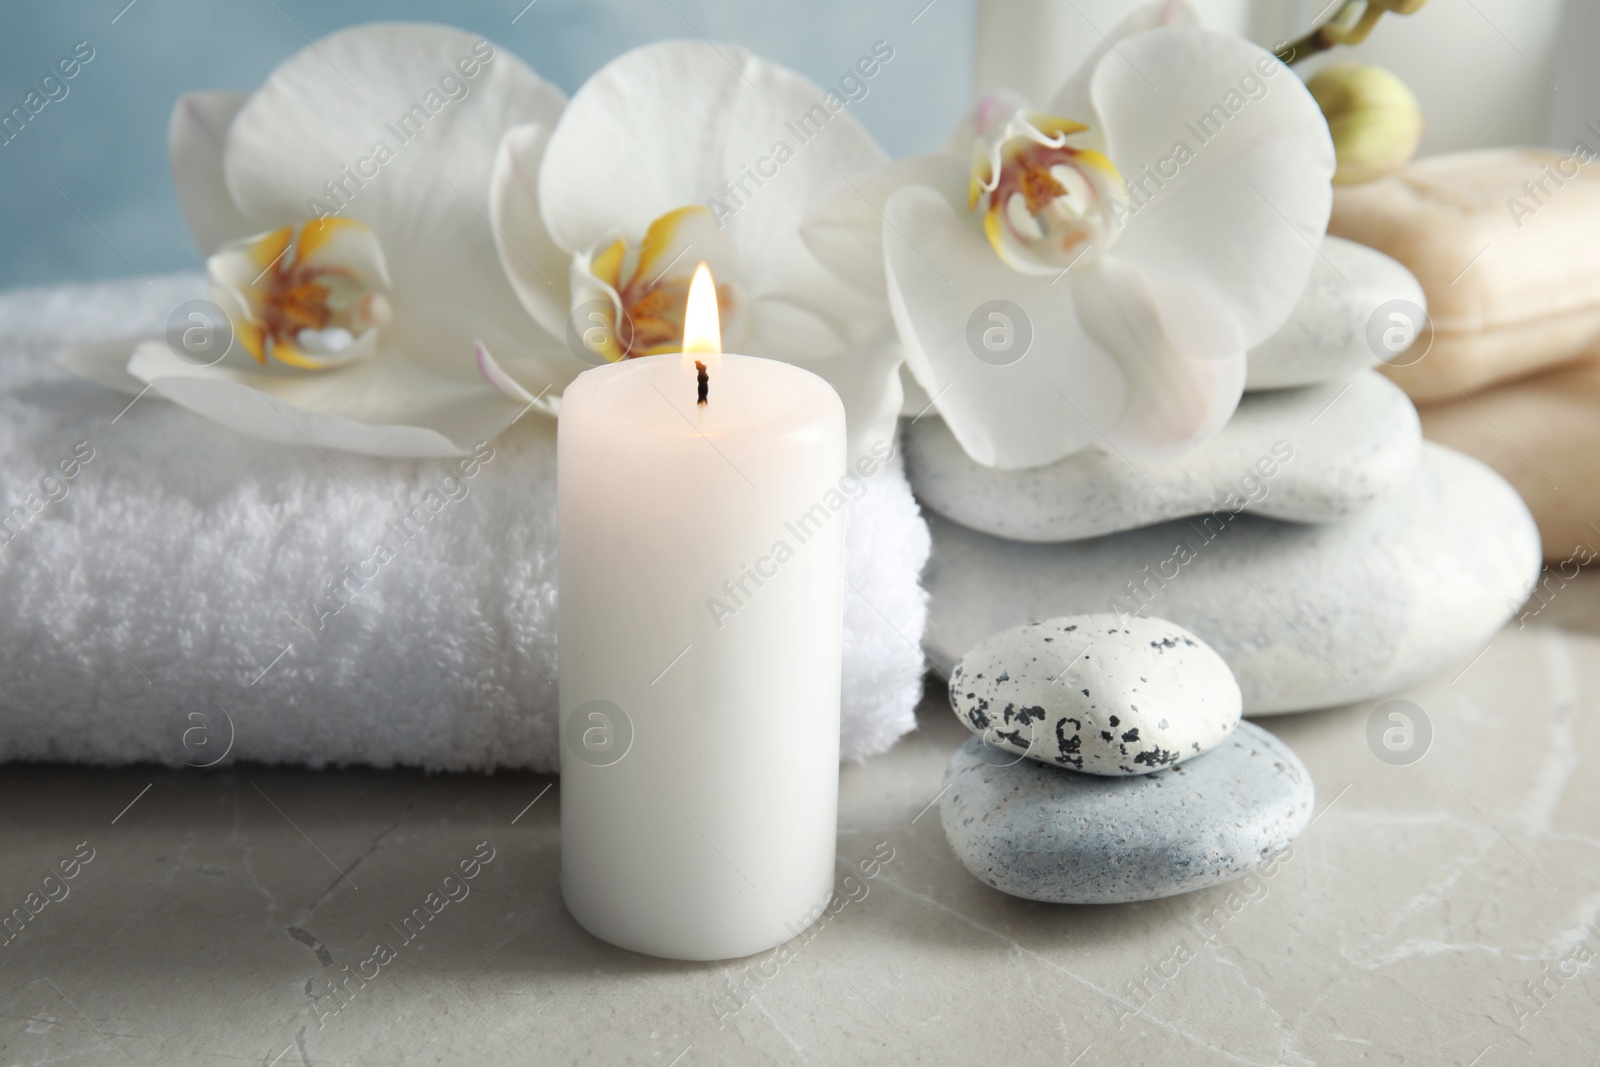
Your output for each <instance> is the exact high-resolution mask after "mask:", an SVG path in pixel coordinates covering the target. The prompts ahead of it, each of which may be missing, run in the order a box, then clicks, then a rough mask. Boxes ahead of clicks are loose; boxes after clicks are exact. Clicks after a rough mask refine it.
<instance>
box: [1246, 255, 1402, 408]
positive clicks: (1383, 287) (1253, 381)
mask: <svg viewBox="0 0 1600 1067" xmlns="http://www.w3.org/2000/svg"><path fill="white" fill-rule="evenodd" d="M1390 300H1409V301H1411V302H1412V303H1413V304H1415V305H1417V306H1418V307H1420V308H1424V309H1425V308H1427V306H1428V302H1427V298H1426V297H1425V296H1423V293H1422V285H1421V284H1420V283H1419V282H1418V281H1417V279H1416V278H1415V277H1413V276H1412V274H1411V272H1410V271H1408V270H1406V268H1405V267H1403V266H1401V265H1400V264H1399V263H1398V262H1396V261H1395V260H1393V259H1390V258H1389V257H1388V256H1386V255H1384V254H1383V253H1382V252H1379V251H1378V250H1377V249H1373V248H1368V247H1367V246H1366V245H1360V244H1356V243H1355V242H1354V241H1347V240H1345V239H1344V238H1342V237H1324V238H1323V239H1322V254H1321V255H1320V256H1318V257H1317V258H1316V259H1315V260H1313V261H1312V264H1311V277H1310V278H1309V279H1308V280H1307V281H1306V288H1305V292H1304V293H1302V294H1301V296H1300V302H1299V303H1298V304H1296V305H1295V309H1294V311H1292V312H1291V313H1290V314H1289V320H1288V321H1287V322H1285V323H1284V324H1283V325H1282V326H1281V327H1279V329H1278V332H1277V333H1275V334H1273V335H1272V336H1271V337H1269V338H1267V339H1266V340H1265V341H1263V342H1261V344H1259V345H1257V346H1256V347H1255V348H1252V349H1251V350H1250V356H1249V363H1248V369H1247V371H1246V373H1245V382H1244V387H1245V389H1246V390H1247V391H1249V390H1256V389H1282V388H1284V387H1285V386H1291V385H1310V384H1311V383H1313V382H1327V381H1332V380H1334V379H1336V378H1342V377H1344V376H1345V375H1346V374H1349V373H1350V372H1351V371H1353V370H1359V369H1361V368H1363V367H1371V366H1374V365H1376V364H1377V362H1378V354H1377V353H1376V352H1374V351H1373V350H1372V347H1371V346H1370V345H1369V344H1368V343H1367V320H1368V319H1369V318H1370V317H1371V316H1372V313H1373V312H1374V311H1376V310H1377V309H1378V306H1379V305H1381V304H1384V303H1386V302H1388V301H1390Z"/></svg>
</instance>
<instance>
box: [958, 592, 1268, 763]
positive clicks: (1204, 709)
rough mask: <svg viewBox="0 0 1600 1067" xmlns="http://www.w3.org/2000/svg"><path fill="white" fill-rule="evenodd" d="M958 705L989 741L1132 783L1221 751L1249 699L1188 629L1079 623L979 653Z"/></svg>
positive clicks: (1048, 625) (1161, 622) (1009, 634)
mask: <svg viewBox="0 0 1600 1067" xmlns="http://www.w3.org/2000/svg"><path fill="white" fill-rule="evenodd" d="M950 706H951V708H952V709H953V710H954V711H955V713H956V718H958V719H960V720H961V722H962V724H963V725H964V726H966V728H967V729H969V730H971V731H972V732H973V733H975V734H977V735H978V736H979V737H981V738H982V739H983V740H984V741H985V742H986V743H988V744H989V745H992V746H995V747H997V748H1001V749H1004V750H1006V751H1008V752H1014V753H1017V754H1018V755H1024V756H1027V757H1029V758H1030V759H1035V760H1038V761H1040V762H1041V763H1045V764H1049V765H1059V766H1062V767H1070V768H1072V769H1074V770H1079V771H1083V772H1085V773H1088V774H1099V775H1106V776H1109V777H1115V778H1125V777H1127V776H1129V775H1136V774H1150V773H1152V772H1154V771H1159V770H1161V769H1162V768H1163V767H1170V766H1174V765H1176V764H1178V763H1182V762H1183V761H1185V760H1188V759H1192V758H1194V757H1195V756H1198V755H1200V754H1201V753H1203V752H1207V751H1209V750H1210V749H1212V748H1215V747H1216V746H1217V745H1218V744H1220V743H1221V742H1222V740H1223V738H1225V737H1227V736H1228V734H1230V733H1231V732H1233V728H1234V727H1235V726H1238V725H1239V713H1240V709H1241V707H1242V702H1241V699H1240V696H1239V683H1238V682H1236V681H1234V678H1233V672H1232V671H1230V670H1228V665H1227V664H1226V663H1225V662H1223V659H1222V657H1221V656H1219V655H1217V654H1216V652H1214V651H1212V650H1211V648H1209V647H1208V646H1207V645H1206V644H1205V643H1204V642H1202V641H1201V640H1200V639H1199V638H1197V637H1195V636H1194V634H1192V633H1190V632H1189V631H1188V630H1185V629H1184V628H1183V627H1181V626H1179V625H1177V624H1176V623H1171V622H1167V621H1166V620H1165V619H1144V618H1139V617H1138V616H1131V617H1129V618H1126V619H1123V618H1119V617H1118V616H1116V615H1067V616H1063V617H1061V618H1059V619H1046V620H1045V621H1044V622H1040V623H1031V624H1029V625H1027V626H1017V627H1013V628H1012V629H1010V630H1004V631H1002V632H1000V633H997V634H995V635H994V636H993V637H990V638H988V639H987V640H985V641H983V642H981V643H980V644H979V645H978V646H977V647H976V648H974V649H973V650H972V651H970V652H968V653H967V654H966V655H965V656H963V657H962V658H961V662H960V663H957V664H956V666H955V670H953V671H951V672H950Z"/></svg>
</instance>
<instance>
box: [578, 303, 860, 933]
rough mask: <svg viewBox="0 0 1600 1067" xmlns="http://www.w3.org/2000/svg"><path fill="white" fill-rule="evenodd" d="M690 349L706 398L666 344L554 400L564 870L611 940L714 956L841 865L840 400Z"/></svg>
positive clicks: (774, 369) (802, 912) (801, 908)
mask: <svg viewBox="0 0 1600 1067" xmlns="http://www.w3.org/2000/svg"><path fill="white" fill-rule="evenodd" d="M712 307H713V308H714V307H715V302H714V299H713V301H712ZM694 358H700V359H702V360H704V361H705V362H706V363H707V364H708V367H707V377H708V382H707V384H708V393H709V395H708V397H707V402H706V403H704V404H700V403H698V402H697V386H696V371H695V367H694V363H693V361H692V359H691V358H690V357H680V356H677V355H662V356H647V357H643V358H639V359H631V360H626V361H624V362H621V363H614V364H609V365H607V366H603V367H598V368H595V369H594V370H590V371H587V372H585V373H584V374H582V375H580V376H579V377H578V378H577V380H576V381H575V382H573V383H572V385H571V386H569V387H568V389H567V390H566V393H565V395H564V397H563V398H562V402H561V416H560V423H559V431H558V439H557V440H558V458H557V472H558V489H557V500H558V503H557V508H558V511H557V523H558V526H559V552H560V556H559V581H560V598H561V601H560V638H559V646H558V647H559V653H560V670H561V674H560V690H561V702H560V707H561V712H560V714H561V891H562V896H563V897H564V899H565V900H566V904H567V908H568V910H569V911H570V912H571V913H572V915H573V916H574V917H575V918H576V919H577V920H578V922H579V923H581V924H582V925H583V926H584V928H585V929H587V930H588V931H589V932H590V933H593V934H594V935H595V936H597V937H600V938H602V939H604V940H606V941H609V942H611V943H612V944H615V945H620V946H622V947H623V948H628V949H632V950H634V951H637V952H646V953H650V954H651V955H655V956H665V957H669V958H674V959H727V958H732V957H737V956H746V955H750V954H752V953H755V952H760V951H762V950H763V949H767V948H770V947H772V946H774V945H777V944H780V943H782V942H783V941H786V940H788V939H789V938H791V937H793V936H794V935H795V934H796V933H798V932H800V931H801V930H803V929H804V928H805V927H806V926H807V925H808V924H809V923H810V922H811V921H812V920H813V919H815V917H816V916H817V915H819V914H820V912H821V908H822V907H824V906H825V905H826V904H827V903H828V901H829V899H830V896H831V893H832V889H833V867H834V862H835V847H834V841H835V833H836V822H837V808H838V775H839V673H840V648H841V641H842V629H843V612H844V606H843V599H842V598H843V593H842V588H843V556H844V540H843V538H844V516H843V515H842V514H840V513H838V512H836V511H834V510H833V509H831V508H830V507H829V506H828V504H827V503H826V501H827V500H829V499H831V498H830V494H831V493H837V492H838V487H839V480H840V478H841V476H842V475H843V474H844V471H845V462H846V453H845V422H844V407H843V405H842V403H841V402H840V400H839V397H838V395H837V394H836V393H834V391H833V389H832V388H831V387H830V386H829V385H828V384H827V383H826V382H824V381H823V380H822V379H821V378H819V377H817V376H816V375H814V374H811V373H810V372H808V371H805V370H802V369H800V368H798V367H795V366H793V365H791V364H786V363H778V362H774V361H771V360H764V359H754V358H751V357H748V356H738V355H726V356H720V357H718V356H710V355H704V356H697V357H694Z"/></svg>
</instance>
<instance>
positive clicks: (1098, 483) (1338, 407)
mask: <svg viewBox="0 0 1600 1067" xmlns="http://www.w3.org/2000/svg"><path fill="white" fill-rule="evenodd" d="M1423 303H1424V296H1423V293H1422V289H1421V288H1420V287H1419V286H1418V284H1417V281H1416V279H1415V278H1414V277H1413V276H1412V275H1411V274H1410V272H1408V271H1407V270H1406V269H1405V268H1404V267H1402V266H1400V265H1399V264H1398V263H1396V262H1395V261H1394V260H1392V259H1390V258H1389V257H1388V256H1385V255H1383V254H1382V253H1380V252H1377V251H1374V250H1373V249H1370V248H1366V247H1364V246H1362V245H1358V244H1355V243H1353V242H1350V241H1345V240H1341V239H1339V238H1337V237H1329V238H1326V239H1325V241H1324V242H1323V244H1322V248H1321V255H1320V256H1319V257H1318V259H1317V261H1316V266H1315V268H1314V270H1313V273H1312V276H1311V279H1310V281H1309V283H1308V284H1307V287H1306V291H1305V293H1304V295H1303V296H1302V298H1301V300H1300V303H1299V305H1298V306H1297V307H1296V309H1295V311H1294V312H1293V314H1292V315H1291V316H1290V318H1289V320H1288V322H1287V323H1286V324H1285V325H1284V326H1283V328H1282V329H1280V330H1279V331H1278V333H1277V334H1276V335H1274V336H1273V337H1272V338H1270V339H1269V340H1267V341H1266V342H1265V343H1263V344H1262V345H1260V346H1259V347H1258V348H1256V349H1255V350H1253V351H1252V352H1251V353H1250V356H1249V370H1248V377H1247V384H1246V393H1245V396H1244V398H1243V400H1242V401H1241V402H1240V404H1239V408H1238V411H1237V412H1236V413H1235V414H1234V416H1233V418H1232V419H1231V420H1230V421H1229V423H1228V424H1227V425H1226V426H1225V427H1224V428H1223V429H1222V431H1221V432H1220V433H1218V434H1217V435H1216V436H1215V437H1214V438H1213V439H1212V440H1211V441H1209V442H1208V443H1206V444H1205V445H1203V446H1201V447H1200V448H1199V449H1197V450H1195V451H1194V452H1192V453H1190V454H1188V455H1186V456H1183V457H1182V458H1178V459H1173V460H1168V461H1161V462H1157V461H1143V460H1140V461H1130V460H1128V459H1127V458H1125V457H1123V456H1121V455H1119V454H1117V453H1116V452H1114V451H1102V450H1100V449H1095V448H1089V449H1085V450H1083V451H1081V452H1078V453H1076V454H1074V455H1071V456H1068V457H1066V458H1065V459H1062V460H1060V461H1059V462H1056V463H1053V464H1050V465H1048V466H1044V467H1038V468H1033V469H1030V470H1018V471H1001V470H993V469H989V468H986V467H982V466H979V465H978V464H976V463H974V462H972V461H971V460H970V459H969V458H968V457H967V456H966V454H965V453H964V452H963V451H962V449H961V447H960V446H959V444H957V442H956V441H955V439H954V437H953V436H952V435H951V434H950V432H949V430H948V429H947V428H946V427H945V426H944V424H943V423H942V422H940V421H939V420H938V419H937V418H934V417H932V416H927V417H923V418H920V419H917V420H915V421H913V422H911V423H909V424H908V425H907V427H906V434H905V436H906V457H907V463H908V466H909V469H910V473H911V480H912V485H913V488H914V489H915V490H916V493H917V495H918V497H919V498H920V499H921V501H922V503H923V504H924V505H925V506H926V509H927V510H928V511H929V512H931V513H932V514H931V515H930V526H931V528H932V533H933V542H934V547H933V559H932V563H931V565H930V568H929V572H928V585H929V589H930V592H931V594H932V605H931V614H930V618H929V623H928V629H927V637H926V643H927V647H928V651H929V654H930V656H931V658H932V660H933V662H934V664H935V665H936V666H937V667H938V668H939V669H940V670H941V671H946V672H947V671H948V670H949V669H950V667H951V666H952V665H953V664H954V663H955V661H956V659H957V658H958V657H960V656H961V655H962V654H963V653H964V652H965V651H966V650H967V649H969V648H972V647H973V646H974V645H975V644H977V643H978V642H979V641H981V640H984V639H985V638H987V637H989V636H990V635H991V634H994V633H997V632H999V631H1001V630H1005V629H1007V628H1009V627H1013V626H1016V625H1018V624H1021V623H1027V622H1031V621H1034V620H1038V619H1045V618H1051V617H1055V616H1060V615H1075V614H1089V613H1110V614H1112V615H1113V616H1114V617H1116V618H1120V619H1124V620H1126V619H1128V618H1131V617H1134V616H1141V615H1142V616H1159V617H1162V618H1166V619H1171V620H1173V621H1174V622H1175V623H1177V624H1179V625H1181V626H1182V627H1184V628H1185V629H1187V630H1189V631H1191V632H1193V633H1194V634H1196V635H1198V636H1199V638H1200V639H1202V640H1203V641H1205V642H1206V643H1207V644H1208V645H1210V646H1211V647H1212V648H1214V649H1215V650H1216V651H1217V652H1218V653H1219V654H1220V655H1221V656H1222V658H1223V659H1224V660H1225V661H1226V662H1227V664H1228V666H1229V667H1230V668H1231V669H1232V672H1233V674H1234V676H1236V677H1237V679H1238V685H1239V688H1240V690H1241V691H1242V695H1243V711H1244V714H1245V715H1252V714H1269V713H1275V712H1292V711H1305V710H1309V709H1312V708H1321V707H1329V706H1334V705H1341V704H1348V703H1353V702H1356V701H1360V700H1366V699H1369V698H1372V697H1377V696H1381V695H1383V694H1385V693H1389V692H1392V691H1394V690H1396V689H1400V688H1402V687H1404V686H1407V685H1409V684H1411V683H1413V682H1415V681H1418V680H1420V679H1422V678H1424V677H1427V676H1428V675H1431V674H1434V673H1437V672H1439V671H1442V670H1444V669H1445V668H1447V667H1448V666H1450V665H1451V664H1452V663H1455V662H1457V661H1460V660H1463V659H1465V658H1467V657H1470V656H1472V655H1473V654H1475V653H1476V652H1477V651H1478V650H1479V649H1480V648H1482V647H1483V645H1484V643H1485V642H1487V641H1488V639H1489V638H1490V636H1491V635H1492V634H1493V633H1494V632H1495V630H1496V629H1498V628H1499V627H1500V626H1501V625H1502V624H1503V623H1504V622H1505V621H1506V619H1507V618H1508V617H1509V616H1510V614H1511V613H1512V611H1514V610H1515V609H1516V607H1517V605H1518V604H1519V603H1520V602H1521V600H1522V598H1523V596H1524V595H1525V590H1526V588H1527V586H1528V584H1529V583H1530V581H1531V580H1532V579H1533V577H1534V576H1535V575H1537V573H1538V569H1539V559H1540V545H1539V537H1538V531H1537V530H1536V529H1535V527H1534V524H1533V521H1532V519H1531V518H1530V517H1529V515H1528V511H1527V508H1526V507H1525V506H1524V504H1523V503H1522V501H1521V499H1520V498H1519V497H1518V496H1517V494H1516V492H1515V491H1514V490H1513V489H1512V488H1511V487H1510V486H1509V485H1507V484H1506V482H1505V481H1504V480H1502V479H1501V478H1500V477H1499V476H1498V475H1496V474H1495V473H1494V472H1493V471H1491V470H1489V469H1487V468H1485V467H1484V466H1482V465H1481V464H1479V463H1477V462H1475V461H1473V460H1470V459H1468V458H1466V457H1465V456H1462V455H1460V454H1458V453H1456V452H1453V451H1450V450H1449V449H1446V448H1443V447H1441V446H1439V445H1435V444H1431V443H1425V442H1423V440H1422V438H1421V432H1420V429H1419V425H1418V419H1417V413H1416V409H1415V408H1414V407H1413V405H1412V403H1411V401H1410V399H1409V398H1408V397H1407V396H1406V395H1405V393H1404V392H1403V391H1402V390H1401V389H1400V388H1399V387H1398V386H1396V385H1395V384H1394V383H1393V382H1392V381H1391V380H1390V379H1388V378H1386V377H1384V376H1383V375H1381V374H1379V373H1378V372H1377V371H1376V370H1374V369H1373V367H1374V365H1375V364H1377V363H1378V362H1380V356H1383V357H1392V355H1393V352H1392V350H1391V347H1389V346H1392V341H1393V338H1394V336H1395V333H1394V327H1393V323H1394V321H1395V320H1393V318H1392V316H1393V315H1395V314H1401V315H1406V314H1410V315H1412V316H1413V317H1416V318H1420V317H1421V316H1422V310H1421V307H1422V305H1423ZM1407 309H1413V310H1410V311H1408V310H1407ZM1400 333H1401V334H1402V335H1404V333H1405V331H1404V330H1401V331H1400Z"/></svg>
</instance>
